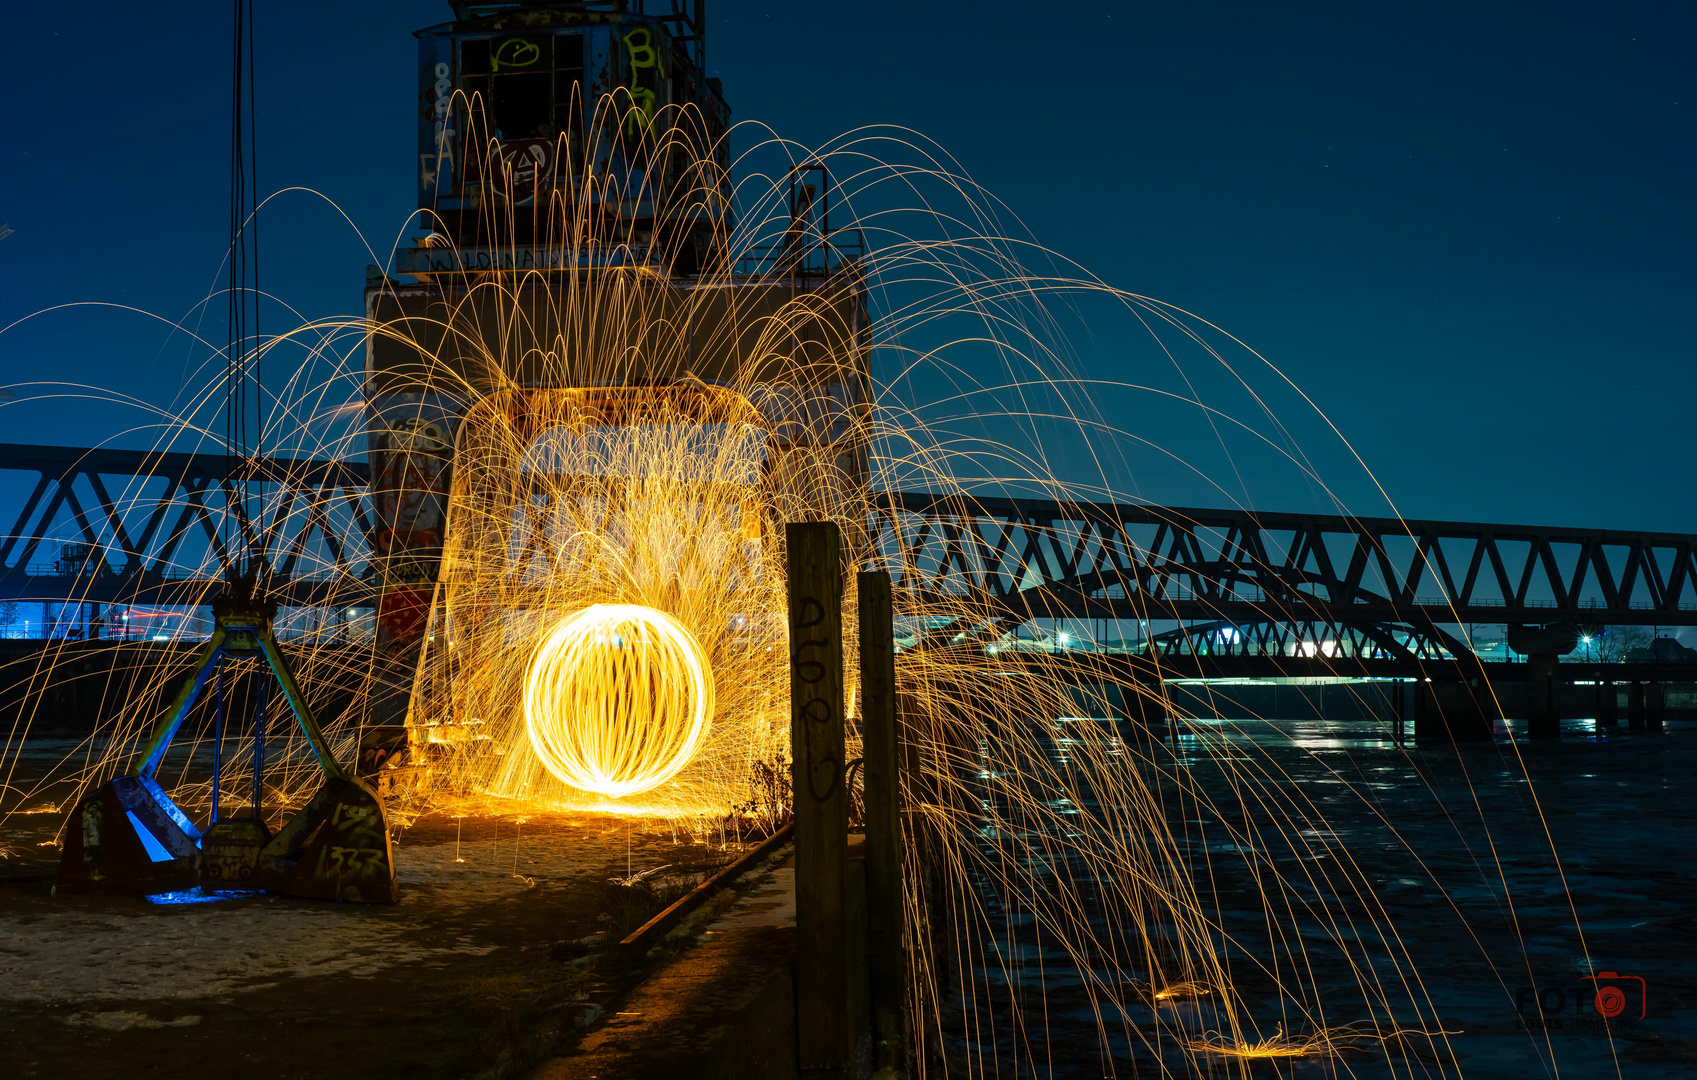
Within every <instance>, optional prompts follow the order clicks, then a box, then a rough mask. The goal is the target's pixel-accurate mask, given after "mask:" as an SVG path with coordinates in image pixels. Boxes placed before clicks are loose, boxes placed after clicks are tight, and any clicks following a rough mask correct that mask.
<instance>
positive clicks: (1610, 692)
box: [1597, 679, 1620, 731]
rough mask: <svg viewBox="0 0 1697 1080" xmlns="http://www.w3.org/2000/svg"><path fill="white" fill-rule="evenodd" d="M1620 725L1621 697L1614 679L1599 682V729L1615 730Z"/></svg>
mask: <svg viewBox="0 0 1697 1080" xmlns="http://www.w3.org/2000/svg"><path fill="white" fill-rule="evenodd" d="M1619 726H1620V697H1619V692H1618V691H1617V690H1616V689H1615V684H1614V681H1613V680H1612V679H1599V680H1598V682H1597V730H1598V731H1613V730H1614V729H1615V728H1617V727H1619Z"/></svg>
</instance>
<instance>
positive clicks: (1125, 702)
mask: <svg viewBox="0 0 1697 1080" xmlns="http://www.w3.org/2000/svg"><path fill="white" fill-rule="evenodd" d="M1120 702H1121V704H1122V706H1123V712H1122V715H1123V716H1124V717H1125V729H1126V730H1125V737H1126V740H1127V741H1128V742H1129V741H1131V740H1134V739H1135V740H1136V741H1137V742H1139V743H1148V742H1166V741H1167V701H1166V697H1165V696H1164V695H1163V694H1162V692H1161V680H1160V679H1145V678H1139V679H1138V680H1137V682H1136V684H1135V685H1127V684H1121V686H1120Z"/></svg>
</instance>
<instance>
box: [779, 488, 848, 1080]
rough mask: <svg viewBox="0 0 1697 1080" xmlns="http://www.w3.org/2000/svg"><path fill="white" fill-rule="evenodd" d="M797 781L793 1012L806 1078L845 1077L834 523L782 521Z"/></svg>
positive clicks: (841, 739)
mask: <svg viewBox="0 0 1697 1080" xmlns="http://www.w3.org/2000/svg"><path fill="white" fill-rule="evenodd" d="M784 540H785V544H786V546H787V548H788V556H789V558H788V562H789V608H790V740H791V747H792V749H791V757H792V759H793V761H794V770H795V771H794V788H795V796H794V797H795V901H796V957H795V1012H796V1057H797V1061H796V1064H797V1067H798V1069H799V1070H800V1073H801V1076H802V1077H803V1080H827V1078H829V1080H839V1078H844V1077H847V1075H848V1071H849V1063H850V1061H851V1055H852V1049H853V1048H852V1041H853V1034H852V1025H851V1023H850V1017H849V1008H848V997H849V980H848V954H847V949H846V947H845V942H846V937H847V935H846V933H845V927H844V923H843V913H844V909H845V908H846V907H847V899H848V896H847V877H848V796H847V791H846V790H845V788H844V783H843V781H844V775H843V767H844V760H843V759H844V757H845V745H844V744H845V735H844V722H843V619H842V608H843V576H842V563H841V558H842V556H841V547H842V538H841V535H840V533H839V531H838V529H837V526H836V525H835V524H833V523H830V522H807V523H797V522H791V523H790V524H787V525H785V526H784Z"/></svg>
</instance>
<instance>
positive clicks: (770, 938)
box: [529, 852, 796, 1080]
mask: <svg viewBox="0 0 1697 1080" xmlns="http://www.w3.org/2000/svg"><path fill="white" fill-rule="evenodd" d="M793 860H794V855H793V852H792V853H790V854H787V855H785V857H784V858H783V860H782V861H781V862H779V863H778V865H777V866H776V867H775V868H774V869H773V870H772V872H771V874H770V875H769V876H768V877H767V878H766V879H765V880H764V881H762V882H761V883H759V884H757V885H756V886H754V887H753V888H752V889H751V890H750V891H749V892H748V893H747V894H745V895H744V896H743V897H742V898H740V899H739V900H737V901H736V903H734V904H733V905H732V906H731V907H730V908H729V909H728V910H726V911H725V912H724V914H722V915H721V916H719V917H718V918H717V919H715V920H713V921H712V922H710V923H708V924H707V925H706V926H705V927H704V928H703V929H702V931H701V934H700V937H699V938H698V939H697V943H696V944H695V945H694V946H692V947H691V948H689V949H688V950H687V951H685V952H684V953H682V954H681V955H679V956H678V957H676V958H675V959H674V960H672V961H671V962H670V963H668V964H666V965H665V966H664V967H662V968H660V969H659V970H658V971H656V972H655V973H654V974H653V975H650V976H649V977H648V978H647V979H646V980H645V981H644V982H642V983H641V984H640V985H639V986H638V987H637V988H636V989H635V990H634V991H632V992H631V993H630V995H629V996H627V997H626V998H625V999H624V1000H623V1001H622V1002H621V1003H619V1004H618V1005H617V1007H616V1009H615V1011H613V1012H612V1014H611V1015H609V1016H608V1017H607V1018H606V1020H604V1021H603V1022H602V1023H601V1024H600V1025H598V1026H597V1027H595V1028H592V1029H591V1030H590V1031H589V1032H587V1033H586V1034H585V1035H584V1036H583V1037H582V1038H581V1039H580V1040H579V1041H578V1043H577V1045H576V1046H575V1047H573V1048H571V1049H570V1050H568V1051H566V1052H565V1053H563V1054H561V1055H560V1056H558V1057H555V1058H553V1059H551V1060H549V1061H546V1062H544V1063H543V1064H542V1065H541V1066H539V1067H538V1068H537V1069H536V1070H534V1071H533V1072H532V1073H530V1077H529V1080H639V1078H640V1080H648V1078H655V1080H659V1078H668V1080H669V1078H674V1077H686V1076H687V1077H692V1078H699V1080H719V1078H724V1080H781V1078H782V1080H787V1078H792V1077H794V1076H795V1075H796V1068H795V1060H796V1052H795V1000H794V984H793V977H792V974H791V957H792V956H793V955H794V952H795V869H794V863H793Z"/></svg>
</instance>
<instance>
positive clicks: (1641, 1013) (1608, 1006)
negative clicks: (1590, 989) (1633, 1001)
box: [1580, 971, 1650, 1020]
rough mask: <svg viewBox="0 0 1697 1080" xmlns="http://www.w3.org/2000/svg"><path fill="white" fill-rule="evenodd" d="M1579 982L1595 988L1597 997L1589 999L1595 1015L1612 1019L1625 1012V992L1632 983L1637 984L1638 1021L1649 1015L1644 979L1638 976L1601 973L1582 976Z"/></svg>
mask: <svg viewBox="0 0 1697 1080" xmlns="http://www.w3.org/2000/svg"><path fill="white" fill-rule="evenodd" d="M1580 981H1581V982H1589V983H1591V984H1593V985H1594V986H1595V987H1596V988H1597V996H1596V997H1595V998H1592V999H1591V1004H1592V1007H1594V1008H1595V1009H1596V1010H1597V1015H1599V1016H1603V1017H1607V1018H1609V1019H1613V1018H1614V1017H1616V1016H1619V1015H1620V1014H1621V1013H1623V1012H1625V1011H1626V992H1627V991H1628V990H1630V989H1631V988H1632V984H1633V983H1637V984H1638V1019H1640V1020H1642V1019H1644V1017H1645V1016H1647V1015H1648V1014H1649V1011H1650V999H1649V994H1648V993H1646V991H1645V987H1644V979H1643V977H1642V976H1640V975H1621V974H1619V973H1617V972H1613V971H1603V972H1599V973H1597V974H1596V975H1584V976H1581V977H1580Z"/></svg>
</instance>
